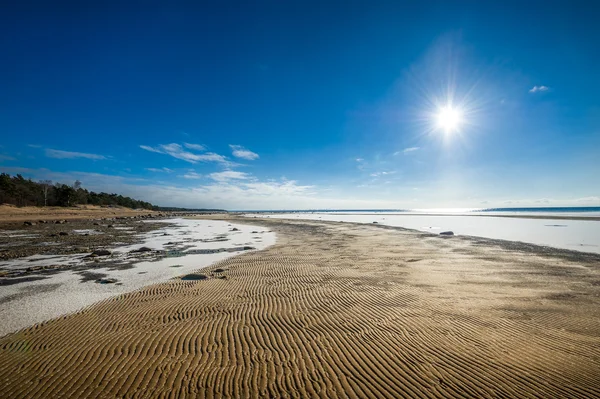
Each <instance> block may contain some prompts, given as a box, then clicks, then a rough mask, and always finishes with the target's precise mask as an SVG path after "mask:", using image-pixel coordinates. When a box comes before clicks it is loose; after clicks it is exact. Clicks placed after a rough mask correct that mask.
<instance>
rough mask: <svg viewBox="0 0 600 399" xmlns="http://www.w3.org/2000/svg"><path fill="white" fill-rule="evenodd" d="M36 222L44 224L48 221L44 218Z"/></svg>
mask: <svg viewBox="0 0 600 399" xmlns="http://www.w3.org/2000/svg"><path fill="white" fill-rule="evenodd" d="M38 223H40V224H46V223H48V222H46V221H45V220H38Z"/></svg>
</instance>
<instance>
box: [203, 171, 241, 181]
mask: <svg viewBox="0 0 600 399" xmlns="http://www.w3.org/2000/svg"><path fill="white" fill-rule="evenodd" d="M209 177H210V178H211V179H213V180H216V181H228V180H232V179H238V180H245V179H250V178H251V176H250V175H249V174H248V173H244V172H238V171H236V170H225V171H223V172H215V173H211V174H210V175H209Z"/></svg>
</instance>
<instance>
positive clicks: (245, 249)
mask: <svg viewBox="0 0 600 399" xmlns="http://www.w3.org/2000/svg"><path fill="white" fill-rule="evenodd" d="M252 249H256V248H254V247H244V248H243V250H244V251H250V250H252Z"/></svg>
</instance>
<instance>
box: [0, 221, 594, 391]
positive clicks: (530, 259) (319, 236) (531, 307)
mask: <svg viewBox="0 0 600 399" xmlns="http://www.w3.org/2000/svg"><path fill="white" fill-rule="evenodd" d="M233 221H235V223H251V224H254V225H260V226H263V227H264V228H265V229H269V230H272V231H274V232H275V233H276V234H277V242H276V244H275V245H272V246H270V247H268V248H266V249H264V250H262V251H255V252H251V253H247V254H242V255H239V256H235V257H232V258H229V259H226V260H223V261H220V262H218V263H216V264H213V265H211V266H210V267H209V268H208V269H204V271H203V272H202V273H204V274H205V275H207V276H208V278H206V279H204V280H201V281H186V280H184V279H179V278H178V279H173V280H170V281H168V282H165V283H161V284H156V285H152V286H149V287H146V288H142V289H140V290H137V291H134V292H131V293H127V294H123V295H120V296H117V297H114V298H110V299H107V300H104V301H102V302H100V303H98V304H96V305H93V306H91V307H88V308H86V309H84V310H83V311H80V312H79V313H76V314H72V315H69V316H66V317H61V318H58V319H54V320H52V321H49V322H46V323H43V324H41V325H36V326H33V327H31V328H27V329H24V330H21V331H19V332H17V333H14V334H9V335H7V336H5V337H4V338H2V339H1V340H0V348H1V352H0V391H1V392H3V395H4V396H5V397H10V398H30V397H40V398H48V397H59V396H77V397H81V398H84V397H107V398H108V397H171V398H181V397H582V398H584V397H585V398H589V397H598V396H600V388H599V386H598V384H597V382H598V381H599V380H600V368H599V367H598V364H600V258H599V257H598V256H596V255H594V254H588V255H586V256H585V257H580V256H578V255H577V253H576V252H569V251H561V250H556V252H555V253H552V252H548V251H545V252H536V250H535V247H526V248H525V247H518V246H517V247H514V248H510V247H507V246H503V245H500V243H495V242H494V241H493V240H479V241H478V240H473V239H467V238H464V237H462V238H461V237H452V238H444V237H440V236H435V235H431V234H426V233H419V232H415V231H407V230H404V229H400V228H392V227H385V226H370V225H357V224H349V223H336V222H323V221H283V220H264V219H260V220H259V219H253V220H251V221H248V220H244V219H237V220H231V222H232V223H233ZM223 276H225V278H219V277H223Z"/></svg>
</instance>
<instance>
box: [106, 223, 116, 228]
mask: <svg viewBox="0 0 600 399" xmlns="http://www.w3.org/2000/svg"><path fill="white" fill-rule="evenodd" d="M106 227H108V228H109V229H112V228H113V227H115V226H113V225H112V224H109V225H108V226H106Z"/></svg>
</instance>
